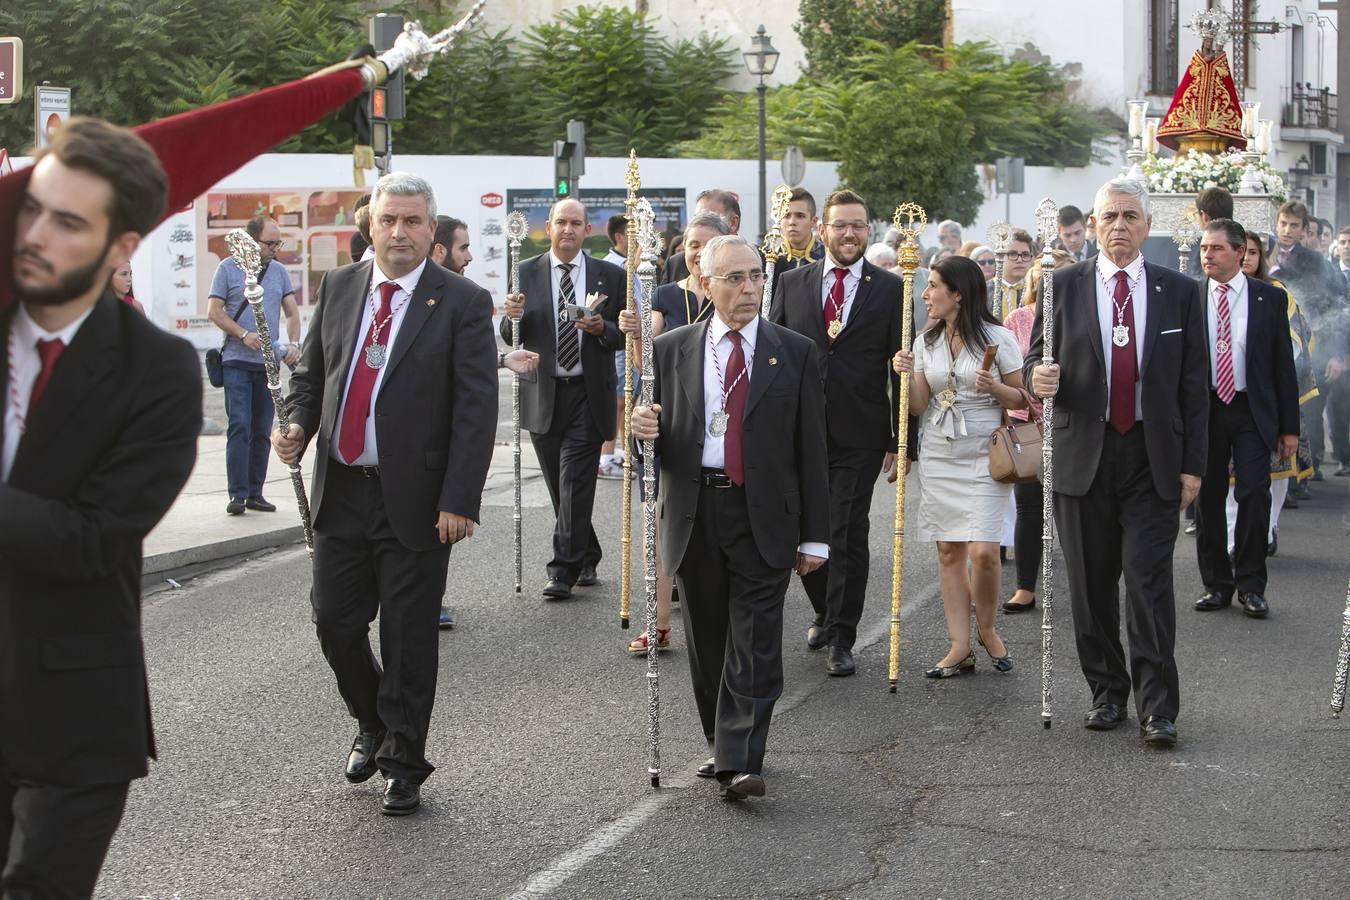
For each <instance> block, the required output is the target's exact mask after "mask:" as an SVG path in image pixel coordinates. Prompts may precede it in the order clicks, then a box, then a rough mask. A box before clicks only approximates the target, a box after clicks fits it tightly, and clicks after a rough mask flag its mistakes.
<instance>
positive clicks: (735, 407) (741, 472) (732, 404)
mask: <svg viewBox="0 0 1350 900" xmlns="http://www.w3.org/2000/svg"><path fill="white" fill-rule="evenodd" d="M727 337H728V338H730V339H731V358H730V359H729V360H727V371H726V374H725V375H723V376H722V391H723V392H724V393H725V392H726V390H727V387H728V386H731V385H734V387H732V388H731V393H729V394H725V396H726V406H725V409H726V414H727V433H726V435H725V436H724V437H723V439H722V440H723V444H722V468H723V470H724V471H725V472H726V473H727V477H728V478H730V479H731V483H732V484H735V485H741V484H745V459H744V457H743V456H742V455H741V420H742V419H744V418H745V398H746V397H747V396H748V395H749V393H750V379H749V378H743V377H741V376H742V374H743V373H744V372H745V350H744V348H743V347H742V346H741V333H740V332H739V331H728V332H727Z"/></svg>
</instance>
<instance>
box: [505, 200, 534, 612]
mask: <svg viewBox="0 0 1350 900" xmlns="http://www.w3.org/2000/svg"><path fill="white" fill-rule="evenodd" d="M528 231H529V224H528V223H527V222H526V221H525V216H524V214H522V213H521V212H520V210H513V211H512V213H511V214H510V215H509V216H507V217H506V238H507V240H508V241H509V245H510V248H511V278H510V285H509V287H508V290H509V291H510V292H511V293H512V294H518V293H520V242H521V241H523V240H524V239H525V235H526V233H527V232H528ZM519 349H520V319H512V320H511V350H512V351H516V350H519ZM511 462H512V465H513V466H514V471H515V481H514V484H515V495H516V496H515V505H514V506H513V507H512V510H511V527H512V538H513V540H514V543H515V548H514V549H515V563H516V593H517V594H519V593H520V583H521V568H522V566H521V556H522V554H521V509H520V373H519V372H512V373H511Z"/></svg>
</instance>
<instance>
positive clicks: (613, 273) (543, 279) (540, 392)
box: [501, 253, 628, 440]
mask: <svg viewBox="0 0 1350 900" xmlns="http://www.w3.org/2000/svg"><path fill="white" fill-rule="evenodd" d="M520 291H521V293H523V294H524V295H525V313H524V315H522V316H521V318H520V340H521V346H523V347H524V348H525V349H526V350H533V351H534V352H535V353H538V354H539V368H538V369H537V370H536V372H537V374H538V377H537V378H536V379H535V380H534V381H524V380H522V381H521V383H520V424H521V427H523V428H524V429H525V430H526V431H533V432H535V433H536V434H542V433H544V432H546V431H548V430H549V428H550V427H551V426H552V424H553V391H554V389H555V388H556V387H557V382H556V381H555V380H554V373H555V372H556V371H557V369H558V334H557V331H556V330H555V329H554V325H553V321H554V319H555V318H556V316H557V310H558V298H556V297H554V296H553V273H552V272H550V271H549V255H548V253H542V254H540V255H539V256H536V257H533V258H532V259H527V260H525V261H524V262H523V263H521V264H520ZM594 293H601V294H605V295H607V297H608V299H606V300H605V302H604V303H602V304H601V305H600V307H599V310H598V311H599V313H600V315H601V316H603V317H604V319H605V334H604V336H603V337H593V336H592V335H589V334H586V333H585V332H584V331H578V332H577V337H579V338H580V339H581V375H582V377H583V378H584V379H585V381H586V404H587V406H589V407H590V410H591V416H592V418H593V419H594V420H595V427H596V428H597V429H599V431H600V433H601V434H602V435H604V438H605V440H610V439H612V438H613V437H614V392H615V389H616V388H617V384H616V383H615V377H616V376H615V374H614V354H615V353H616V352H617V351H619V350H622V349H623V334H622V333H621V332H620V331H619V310H621V309H623V308H624V306H625V305H626V304H627V302H628V295H627V293H625V291H624V271H623V269H622V268H620V267H619V266H616V265H614V264H613V263H607V262H605V261H604V260H602V259H596V258H595V257H593V256H588V257H586V290H585V291H583V292H581V293H580V295H579V296H578V297H577V298H576V302H577V303H578V304H580V305H582V306H585V305H586V294H594ZM511 327H512V326H511V320H510V319H509V318H507V317H506V316H502V321H501V334H502V340H504V341H506V343H508V344H509V343H511Z"/></svg>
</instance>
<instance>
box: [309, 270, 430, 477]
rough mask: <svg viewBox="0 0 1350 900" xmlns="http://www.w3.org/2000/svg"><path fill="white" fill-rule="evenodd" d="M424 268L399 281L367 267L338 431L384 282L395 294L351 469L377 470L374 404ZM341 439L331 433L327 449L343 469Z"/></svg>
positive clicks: (383, 332)
mask: <svg viewBox="0 0 1350 900" xmlns="http://www.w3.org/2000/svg"><path fill="white" fill-rule="evenodd" d="M426 267H427V261H426V260H425V259H424V260H422V264H421V265H419V266H418V267H417V268H416V269H413V270H412V271H411V272H409V273H408V274H407V275H404V276H403V277H402V278H390V277H389V276H387V275H385V274H384V273H383V272H381V271H380V264H379V262H378V261H376V262H375V263H373V264H372V265H371V267H370V276H371V277H370V292H369V293H368V294H366V303H365V309H363V310H362V311H361V327H360V328H358V329H357V330H356V346H354V347H353V348H352V360H351V365H350V366H349V367H348V369H347V384H346V385H345V386H344V387H343V389H342V403H341V404H340V405H339V406H338V418H337V420H338V431H341V429H342V415H343V412H344V411H345V410H346V409H347V394H348V392H350V391H351V387H352V376H353V375H355V374H356V367H357V366H364V365H365V364H366V362H365V354H364V353H362V352H361V348H362V347H363V346H365V343H366V334H367V332H369V331H370V323H371V320H372V319H373V318H374V314H375V310H376V309H378V308H379V305H380V300H379V296H380V285H382V284H384V283H385V282H386V281H393V282H395V283H396V284H398V288H399V289H398V290H396V291H394V296H393V297H391V298H390V299H389V309H390V310H391V314H390V318H389V324H388V325H386V326H384V328H383V329H381V330H380V343H381V344H384V346H385V347H386V348H388V349H387V351H386V355H385V359H386V362H385V364H384V365H382V366H380V368H378V369H376V370H375V384H373V385H372V386H371V389H370V409H369V410H367V412H366V446H365V448H364V449H363V450H362V451H361V455H360V456H358V457H356V459H354V460H352V461H351V463H350V465H353V466H377V465H379V464H380V454H379V448H378V447H376V446H375V401H376V400H377V399H378V398H379V396H380V385H382V384H384V373H385V372H387V371H388V370H389V362H388V361H387V360H388V359H389V357H391V356H392V355H393V354H392V351H393V349H394V341H395V340H397V338H398V330H399V327H400V326H402V325H403V317H404V316H406V315H407V314H408V304H409V303H411V302H412V294H413V291H414V290H415V289H416V288H417V282H418V281H420V280H421V278H422V272H423V270H424V269H426ZM340 438H341V435H339V434H338V433H337V432H334V433H333V442H332V444H330V445H329V447H328V455H329V456H330V457H331V458H333V459H335V460H337V461H338V462H340V463H342V464H343V465H344V466H345V465H348V463H347V462H346V461H345V460H343V458H342V456H341V455H340V454H339V453H338V441H339V440H340Z"/></svg>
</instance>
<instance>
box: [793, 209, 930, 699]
mask: <svg viewBox="0 0 1350 900" xmlns="http://www.w3.org/2000/svg"><path fill="white" fill-rule="evenodd" d="M823 212H824V215H823V221H822V222H821V224H820V239H821V241H822V242H823V244H824V246H825V259H824V260H823V261H822V262H817V263H812V264H811V265H808V266H803V267H801V268H797V269H793V270H792V271H790V272H788V273H787V274H785V275H784V276H783V279H782V281H781V282H779V286H778V291H777V293H775V295H774V298H773V306H772V307H771V308H770V310H769V321H771V322H773V323H774V324H776V325H785V326H787V327H788V328H790V329H792V330H793V331H795V332H797V333H798V334H800V335H804V336H805V337H808V338H810V339H811V340H812V341H813V342H814V343H815V345H816V357H817V359H818V360H819V361H820V362H821V363H822V366H821V373H820V374H821V378H822V380H823V381H824V382H825V399H826V403H825V413H826V415H825V424H826V446H827V447H828V451H829V463H830V475H829V479H830V481H829V486H830V560H831V561H830V562H828V563H826V564H825V565H823V566H821V567H820V568H819V569H817V570H815V571H814V572H811V573H810V574H808V575H805V576H803V577H802V586H803V587H805V588H806V595H807V596H808V597H809V598H810V599H811V605H812V606H813V607H814V608H815V611H816V618H815V622H814V623H813V624H812V625H811V627H810V629H809V630H808V631H807V635H806V645H807V646H808V647H810V648H811V649H812V650H815V649H818V648H820V647H822V646H825V645H826V644H828V645H829V648H830V655H829V659H828V661H827V662H826V665H825V671H826V672H828V673H829V674H831V675H836V676H848V675H852V674H853V672H854V668H855V666H854V662H853V644H854V642H855V641H856V640H857V637H858V621H859V620H860V619H861V618H862V610H863V599H864V598H865V596H866V594H867V573H868V568H869V564H870V560H871V555H870V554H869V553H868V547H867V534H868V530H869V523H870V520H869V513H870V511H871V508H872V490H873V487H874V486H875V484H876V480H877V475H878V474H879V473H881V472H883V471H884V472H886V473H887V474H888V475H889V474H890V473H891V472H892V471H893V470H894V468H895V448H896V433H895V426H896V423H897V422H898V421H899V419H898V418H897V416H898V413H899V405H898V404H899V396H900V392H899V390H898V383H897V382H898V379H897V377H896V376H895V375H894V373H892V371H891V366H890V360H891V357H893V356H894V355H895V353H896V351H898V350H899V349H900V301H901V293H902V291H903V289H904V286H903V284H902V283H901V281H900V278H899V277H898V276H896V275H895V274H893V273H891V272H887V271H885V270H883V269H879V268H877V267H876V266H874V265H872V264H871V263H869V262H868V261H867V260H865V259H863V251H864V250H866V248H867V234H868V231H869V230H870V225H869V224H868V223H869V222H870V218H869V216H868V212H867V204H866V202H864V200H863V198H862V197H860V196H859V195H857V194H855V193H854V192H853V191H849V190H841V191H835V192H834V193H833V194H831V195H830V196H829V197H827V198H826V200H825V207H824V210H823Z"/></svg>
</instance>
